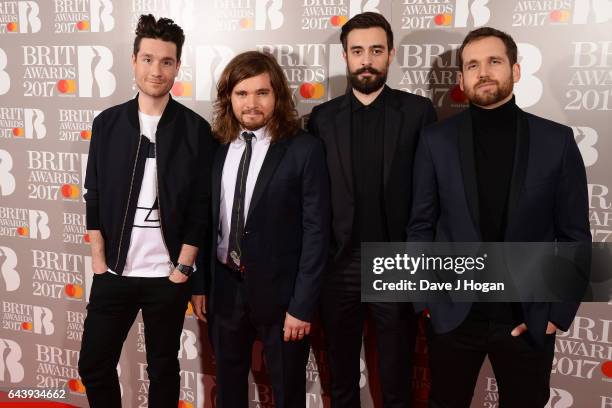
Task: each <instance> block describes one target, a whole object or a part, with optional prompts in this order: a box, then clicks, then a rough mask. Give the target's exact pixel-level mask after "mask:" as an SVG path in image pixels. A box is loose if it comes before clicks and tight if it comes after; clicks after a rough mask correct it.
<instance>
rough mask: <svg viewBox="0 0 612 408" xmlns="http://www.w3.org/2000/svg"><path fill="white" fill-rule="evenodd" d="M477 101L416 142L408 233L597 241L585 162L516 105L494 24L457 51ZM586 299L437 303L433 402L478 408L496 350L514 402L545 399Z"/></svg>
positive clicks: (509, 64) (513, 407) (509, 55)
mask: <svg viewBox="0 0 612 408" xmlns="http://www.w3.org/2000/svg"><path fill="white" fill-rule="evenodd" d="M458 54H459V59H460V61H461V72H460V75H459V83H460V86H461V89H462V91H463V92H464V93H465V95H466V97H467V99H468V100H469V101H470V107H469V109H467V110H465V111H464V112H461V113H459V114H458V115H455V116H453V117H451V118H449V119H447V120H445V121H443V122H440V123H438V124H435V125H432V126H430V127H428V128H427V129H426V130H425V131H424V133H423V135H422V136H421V139H420V141H419V147H418V148H417V153H416V159H415V167H414V174H415V175H418V177H415V178H414V193H413V207H412V213H411V219H410V222H409V224H408V228H407V239H408V241H411V242H428V241H440V242H445V241H455V242H487V241H488V242H500V241H514V242H552V241H591V234H590V231H589V220H588V195H587V181H586V173H585V169H584V163H583V162H582V158H581V157H580V153H579V151H578V147H577V145H576V142H575V141H574V138H573V134H572V131H571V129H570V128H568V127H567V126H564V125H561V124H558V123H555V122H552V121H548V120H546V119H542V118H539V117H537V116H534V115H531V114H528V113H526V112H523V111H522V110H521V109H519V108H518V107H517V106H516V104H515V100H514V96H513V94H512V90H513V86H514V83H515V82H517V81H518V80H519V79H520V67H519V65H518V64H517V47H516V44H515V42H514V40H512V38H511V37H510V36H509V35H508V34H506V33H503V32H501V31H499V30H496V29H494V28H489V27H483V28H479V29H477V30H474V31H472V32H470V33H469V34H468V35H467V37H466V38H465V39H464V41H463V44H462V45H461V48H460V49H459V53H458ZM578 306H579V305H578V304H577V303H519V302H516V303H474V304H472V303H450V302H449V303H430V304H426V305H425V304H423V305H416V306H415V309H417V310H419V309H424V308H425V307H426V308H427V310H428V313H427V315H428V317H429V319H428V336H427V337H428V352H429V366H430V370H431V391H430V401H429V406H430V407H432V408H449V407H456V408H469V406H470V403H471V399H472V395H473V392H474V386H475V384H476V381H477V379H478V373H479V371H480V368H481V366H482V363H483V361H484V358H485V357H487V356H488V357H489V360H490V361H491V365H492V367H493V371H494V373H495V377H496V381H497V387H498V391H499V405H500V406H502V407H506V408H542V407H544V406H545V404H546V403H547V401H548V398H549V394H550V388H549V387H550V384H549V383H550V371H551V368H552V360H553V354H554V341H555V332H556V330H557V329H559V330H567V329H568V328H569V326H570V325H571V323H572V321H573V319H574V316H575V315H576V311H577V309H578Z"/></svg>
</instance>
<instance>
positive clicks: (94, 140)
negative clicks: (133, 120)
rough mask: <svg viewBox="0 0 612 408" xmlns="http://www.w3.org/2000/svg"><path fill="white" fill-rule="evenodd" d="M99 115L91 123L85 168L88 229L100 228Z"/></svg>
mask: <svg viewBox="0 0 612 408" xmlns="http://www.w3.org/2000/svg"><path fill="white" fill-rule="evenodd" d="M101 120H102V119H101V118H100V116H96V118H95V119H94V120H93V124H92V125H91V142H90V143H89V155H88V156H87V170H86V173H85V184H84V185H85V188H86V189H87V192H86V193H85V195H84V196H83V198H84V199H85V212H86V223H87V229H88V230H99V229H100V212H99V200H98V165H97V151H98V144H99V140H98V139H100V137H101V136H102V135H101V131H100V127H101V124H100V121H101Z"/></svg>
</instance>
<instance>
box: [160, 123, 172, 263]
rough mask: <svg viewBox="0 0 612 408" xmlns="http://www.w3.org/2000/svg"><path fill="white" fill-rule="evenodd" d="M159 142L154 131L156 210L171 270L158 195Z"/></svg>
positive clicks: (170, 258)
mask: <svg viewBox="0 0 612 408" xmlns="http://www.w3.org/2000/svg"><path fill="white" fill-rule="evenodd" d="M158 143H159V138H158V137H157V132H155V169H156V170H155V192H156V193H157V212H158V213H159V229H160V230H161V235H162V242H163V243H164V247H165V248H166V252H167V253H168V259H169V260H170V266H171V267H172V269H171V270H170V273H172V270H174V268H175V265H174V262H172V257H171V256H170V250H169V249H168V245H166V238H165V237H164V222H163V219H162V209H161V196H160V195H159V166H158V162H157V158H158V157H159V152H158V151H157V144H158Z"/></svg>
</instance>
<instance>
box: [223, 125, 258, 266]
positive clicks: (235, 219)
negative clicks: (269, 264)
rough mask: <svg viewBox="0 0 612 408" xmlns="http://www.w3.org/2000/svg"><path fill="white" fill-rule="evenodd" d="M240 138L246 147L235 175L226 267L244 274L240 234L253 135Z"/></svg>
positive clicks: (242, 226)
mask: <svg viewBox="0 0 612 408" xmlns="http://www.w3.org/2000/svg"><path fill="white" fill-rule="evenodd" d="M242 137H243V138H244V141H245V143H246V147H245V149H244V152H243V153H242V157H241V158H240V164H239V165H238V174H237V175H236V189H235V190H234V204H233V205H232V223H231V226H230V235H229V243H228V248H227V266H228V267H230V268H231V269H233V270H236V271H240V273H241V274H244V265H242V264H241V263H240V257H241V256H242V247H241V243H242V234H243V232H244V195H245V192H246V181H247V176H248V174H249V164H250V163H251V156H252V154H253V147H252V146H251V140H252V139H253V138H254V137H255V135H254V134H253V133H252V132H242Z"/></svg>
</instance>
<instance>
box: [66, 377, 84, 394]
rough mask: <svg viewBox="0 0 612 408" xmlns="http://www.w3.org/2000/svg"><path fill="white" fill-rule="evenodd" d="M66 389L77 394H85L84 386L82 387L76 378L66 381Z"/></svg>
mask: <svg viewBox="0 0 612 408" xmlns="http://www.w3.org/2000/svg"><path fill="white" fill-rule="evenodd" d="M68 388H69V389H70V391H72V392H77V393H79V394H84V393H85V386H84V385H83V383H82V382H81V380H79V379H77V378H72V379H70V380H68Z"/></svg>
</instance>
